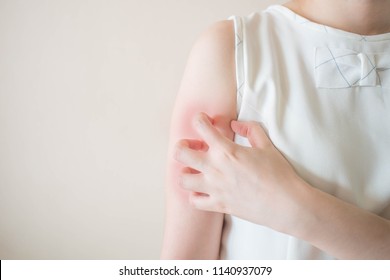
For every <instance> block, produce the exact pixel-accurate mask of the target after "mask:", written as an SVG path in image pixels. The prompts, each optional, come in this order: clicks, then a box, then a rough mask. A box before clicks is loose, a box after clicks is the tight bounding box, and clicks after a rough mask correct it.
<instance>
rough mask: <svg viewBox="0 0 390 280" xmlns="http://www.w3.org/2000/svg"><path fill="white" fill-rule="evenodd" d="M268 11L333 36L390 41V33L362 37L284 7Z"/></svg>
mask: <svg viewBox="0 0 390 280" xmlns="http://www.w3.org/2000/svg"><path fill="white" fill-rule="evenodd" d="M268 9H274V10H277V11H278V12H280V13H282V14H284V15H286V16H287V17H289V18H290V19H292V20H293V21H294V22H296V23H297V24H299V25H302V26H305V27H308V28H311V29H315V30H318V31H320V32H323V33H327V34H332V35H336V36H341V37H344V38H349V39H353V40H357V41H361V42H364V41H368V42H374V41H384V40H390V32H389V33H383V34H376V35H360V34H357V33H353V32H349V31H345V30H342V29H337V28H334V27H331V26H327V25H324V24H320V23H316V22H313V21H311V20H309V19H307V18H305V17H303V16H301V15H299V14H297V13H295V12H293V11H292V10H290V9H289V8H287V7H285V6H283V5H272V6H270V7H269V8H268Z"/></svg>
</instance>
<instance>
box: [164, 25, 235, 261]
mask: <svg viewBox="0 0 390 280" xmlns="http://www.w3.org/2000/svg"><path fill="white" fill-rule="evenodd" d="M234 40H235V36H234V28H233V22H232V21H222V22H218V23H216V24H214V25H213V26H211V27H210V28H209V29H208V30H206V31H205V32H204V33H203V34H202V35H201V36H200V38H199V39H198V40H197V42H196V43H195V45H194V47H193V49H192V51H191V54H190V56H189V59H188V62H187V66H186V69H185V72H184V75H183V78H182V83H181V86H180V89H179V93H178V96H177V99H176V104H175V109H174V112H173V115H172V122H171V134H170V144H169V154H168V171H167V172H168V174H167V184H166V197H167V206H166V208H167V212H166V225H165V237H164V244H163V252H162V257H163V258H176V259H178V258H179V259H183V258H190V259H201V258H203V259H211V258H217V257H218V256H219V246H220V238H221V230H222V224H223V215H222V214H219V213H211V212H204V211H200V210H196V209H194V208H193V207H192V206H191V205H190V204H189V201H188V193H187V192H186V191H184V190H182V189H181V188H180V187H179V186H178V184H177V176H178V173H179V171H180V170H181V169H182V168H183V166H181V165H180V164H179V163H178V162H176V161H175V160H174V159H173V155H172V150H173V146H174V145H175V143H176V142H177V141H178V140H180V139H199V136H198V135H197V133H196V132H195V129H194V128H193V126H192V119H193V117H194V116H195V115H196V114H197V113H199V112H205V113H207V114H208V115H209V116H210V117H212V118H213V119H214V121H215V125H216V126H217V128H218V129H219V130H220V131H222V132H223V133H224V135H225V136H227V137H228V138H230V139H232V138H233V132H232V131H231V128H230V121H231V120H232V119H235V118H236V80H235V56H234Z"/></svg>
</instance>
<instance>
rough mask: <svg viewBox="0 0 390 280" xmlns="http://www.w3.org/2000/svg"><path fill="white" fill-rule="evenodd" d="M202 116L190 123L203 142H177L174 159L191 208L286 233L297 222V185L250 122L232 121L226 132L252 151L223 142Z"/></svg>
mask: <svg viewBox="0 0 390 280" xmlns="http://www.w3.org/2000/svg"><path fill="white" fill-rule="evenodd" d="M211 122H212V120H210V119H209V117H208V116H207V115H206V114H203V113H201V114H199V115H198V116H197V117H196V118H195V127H196V130H197V132H198V133H199V135H200V136H201V138H202V140H203V141H199V140H181V141H179V142H178V143H177V145H176V151H175V158H176V160H177V161H179V162H181V163H182V164H183V165H184V166H186V167H185V168H183V170H182V172H181V174H180V176H179V185H180V186H181V187H183V188H184V189H186V190H188V191H190V192H191V195H190V202H191V204H193V205H194V207H196V208H198V209H201V210H206V211H214V212H221V213H226V214H231V215H234V216H237V217H240V218H242V219H245V220H248V221H251V222H254V223H257V224H261V225H264V226H268V227H271V228H273V229H276V230H279V231H283V232H286V231H287V229H288V227H291V226H293V225H294V222H293V221H294V217H298V216H299V210H300V209H299V207H300V203H299V199H300V198H301V197H302V196H301V194H302V192H300V190H301V187H300V186H302V185H303V184H301V180H300V178H299V177H298V175H297V174H296V173H295V171H294V170H293V168H292V167H291V165H290V164H289V163H288V162H287V160H286V159H285V158H284V157H283V156H282V154H281V153H280V152H279V151H278V150H277V149H276V147H275V146H274V145H273V144H272V142H271V140H270V139H269V138H268V137H267V135H266V133H265V132H264V130H263V129H262V127H261V126H260V125H259V124H257V123H255V122H238V121H232V122H231V128H232V130H233V131H234V132H235V133H237V134H239V135H241V136H243V137H246V138H248V140H249V142H250V144H251V146H252V147H243V146H240V145H238V144H236V143H234V142H232V141H231V140H229V139H228V138H226V137H225V136H223V135H222V134H221V133H220V132H219V131H218V130H217V129H216V128H215V127H214V126H213V125H212V123H211Z"/></svg>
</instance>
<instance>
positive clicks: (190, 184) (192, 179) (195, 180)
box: [179, 168, 207, 193]
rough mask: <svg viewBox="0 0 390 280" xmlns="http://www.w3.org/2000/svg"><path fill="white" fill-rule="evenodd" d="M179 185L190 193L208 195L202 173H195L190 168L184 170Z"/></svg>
mask: <svg viewBox="0 0 390 280" xmlns="http://www.w3.org/2000/svg"><path fill="white" fill-rule="evenodd" d="M179 185H180V186H181V187H182V188H184V189H186V190H189V191H193V192H199V193H207V189H206V188H205V184H204V176H203V174H202V173H198V172H194V171H193V170H192V169H190V168H184V169H183V171H182V173H181V175H180V177H179Z"/></svg>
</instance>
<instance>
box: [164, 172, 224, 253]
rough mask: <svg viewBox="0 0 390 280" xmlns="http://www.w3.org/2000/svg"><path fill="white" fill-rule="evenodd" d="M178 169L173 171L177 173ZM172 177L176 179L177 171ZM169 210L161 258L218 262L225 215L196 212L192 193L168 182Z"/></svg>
mask: <svg viewBox="0 0 390 280" xmlns="http://www.w3.org/2000/svg"><path fill="white" fill-rule="evenodd" d="M177 169H178V168H174V169H173V171H174V170H177ZM172 173H173V174H172V177H173V178H176V177H177V176H176V174H175V172H172ZM166 188H167V209H166V222H165V234H164V242H163V248H162V253H161V258H162V259H218V258H219V251H220V239H221V232H222V225H223V214H221V213H213V212H206V211H201V210H197V209H195V208H194V207H192V206H191V205H190V203H189V198H188V196H189V193H188V192H186V191H183V190H182V189H181V188H180V187H178V186H177V180H176V179H171V180H169V182H168V183H167V187H166Z"/></svg>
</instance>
